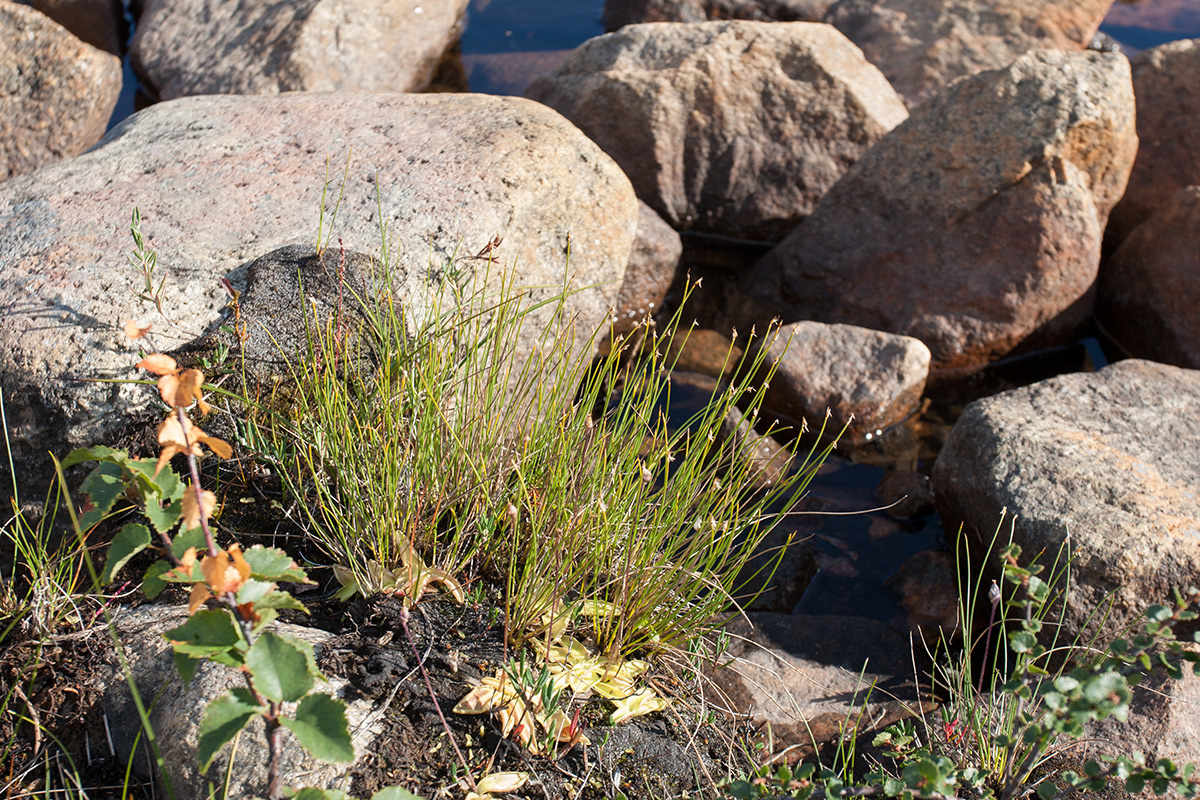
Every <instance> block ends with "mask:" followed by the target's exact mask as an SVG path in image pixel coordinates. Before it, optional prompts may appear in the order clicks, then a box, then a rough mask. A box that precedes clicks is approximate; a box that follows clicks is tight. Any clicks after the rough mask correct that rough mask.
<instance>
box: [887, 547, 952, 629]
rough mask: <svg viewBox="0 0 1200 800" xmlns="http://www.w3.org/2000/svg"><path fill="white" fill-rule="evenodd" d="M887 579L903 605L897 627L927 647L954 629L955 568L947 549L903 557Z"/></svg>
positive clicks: (926, 551)
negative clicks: (901, 562)
mask: <svg viewBox="0 0 1200 800" xmlns="http://www.w3.org/2000/svg"><path fill="white" fill-rule="evenodd" d="M887 583H888V586H890V587H892V589H893V590H895V592H896V593H897V594H898V595H900V603H901V605H903V606H904V612H905V614H904V616H903V617H902V620H901V625H900V627H901V628H902V629H904V630H908V631H911V632H912V633H913V634H915V635H916V636H918V637H919V638H920V639H921V640H923V641H924V642H925V643H926V644H927V645H928V646H929V648H930V649H932V648H933V647H934V646H936V645H937V644H938V642H940V641H947V642H948V641H950V639H951V638H952V637H953V636H954V635H955V634H957V633H958V627H959V620H958V571H957V569H956V568H955V564H954V556H953V555H952V554H951V553H947V552H945V551H943V550H922V551H921V552H919V553H917V554H916V555H914V556H913V557H912V558H910V559H908V561H905V562H904V564H902V565H901V566H900V569H898V570H896V574H894V575H893V576H892V577H891V578H889V579H888V582H887Z"/></svg>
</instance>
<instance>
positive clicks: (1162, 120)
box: [1109, 39, 1200, 239]
mask: <svg viewBox="0 0 1200 800" xmlns="http://www.w3.org/2000/svg"><path fill="white" fill-rule="evenodd" d="M1132 66H1133V93H1134V95H1136V96H1137V129H1138V139H1139V140H1140V142H1141V144H1140V145H1139V146H1138V154H1137V161H1135V162H1134V164H1133V172H1132V173H1130V175H1129V186H1128V187H1126V189H1125V195H1124V196H1123V197H1122V198H1121V202H1120V203H1118V204H1117V207H1116V208H1114V209H1113V212H1112V219H1111V220H1110V221H1109V229H1110V231H1112V233H1113V234H1115V235H1116V237H1117V238H1119V239H1123V238H1124V237H1126V236H1128V235H1129V234H1130V233H1132V232H1133V230H1134V228H1136V227H1137V226H1138V225H1139V224H1141V223H1142V222H1143V221H1145V220H1146V219H1147V218H1148V217H1149V216H1150V215H1151V214H1153V213H1154V212H1155V211H1157V210H1158V209H1159V208H1161V207H1162V206H1163V205H1165V204H1167V203H1168V202H1169V201H1170V200H1171V198H1172V197H1173V196H1174V195H1175V193H1176V192H1178V191H1179V190H1180V189H1183V188H1184V187H1186V186H1193V185H1200V130H1198V129H1197V124H1196V123H1197V121H1198V120H1200V39H1188V40H1183V41H1178V42H1170V43H1169V44H1164V45H1162V46H1160V47H1154V48H1151V49H1149V50H1145V51H1143V52H1141V53H1139V54H1138V55H1137V56H1136V57H1135V58H1134V59H1133V62H1132Z"/></svg>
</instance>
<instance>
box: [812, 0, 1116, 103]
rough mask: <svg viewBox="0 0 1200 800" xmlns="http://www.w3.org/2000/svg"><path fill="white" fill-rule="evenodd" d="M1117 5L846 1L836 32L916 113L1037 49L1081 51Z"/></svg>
mask: <svg viewBox="0 0 1200 800" xmlns="http://www.w3.org/2000/svg"><path fill="white" fill-rule="evenodd" d="M1111 5H1112V0H1015V1H1014V0H841V1H840V2H838V3H836V4H835V5H834V6H833V7H832V8H830V9H829V13H828V14H827V15H826V16H825V21H826V22H829V23H832V24H833V25H836V26H837V28H838V30H840V31H841V32H842V33H844V34H846V36H847V37H849V38H850V40H851V41H852V42H854V43H855V44H857V45H858V46H859V47H861V48H862V50H863V54H864V55H866V57H867V60H868V61H870V62H871V63H872V64H874V65H875V66H877V67H879V68H880V69H881V70H883V74H884V75H886V76H887V79H888V80H889V81H891V83H892V86H894V87H896V91H897V92H899V93H900V95H901V96H902V97H903V98H904V99H905V102H907V103H908V105H909V107H910V108H912V107H915V106H918V105H920V104H921V103H923V102H925V101H926V100H928V99H929V98H930V97H932V96H933V95H935V94H937V93H938V92H939V91H941V89H942V87H944V86H946V85H947V84H949V83H950V82H951V81H952V80H954V79H955V78H958V77H962V76H964V75H974V74H975V73H977V72H982V71H984V70H990V69H1001V68H1003V67H1006V66H1008V65H1009V64H1011V63H1012V62H1013V61H1014V60H1015V59H1016V58H1017V57H1019V56H1021V55H1023V54H1024V53H1026V52H1028V51H1031V50H1038V49H1061V50H1083V49H1085V48H1086V47H1087V46H1088V44H1089V43H1090V42H1091V39H1092V36H1093V35H1094V34H1095V33H1096V31H1097V30H1098V29H1099V28H1100V23H1101V21H1103V19H1104V15H1105V13H1106V12H1107V11H1108V9H1109V6H1111Z"/></svg>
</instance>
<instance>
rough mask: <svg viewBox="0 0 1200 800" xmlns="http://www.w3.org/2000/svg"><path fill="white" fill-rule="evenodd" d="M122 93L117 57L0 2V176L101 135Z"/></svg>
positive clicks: (69, 152)
mask: <svg viewBox="0 0 1200 800" xmlns="http://www.w3.org/2000/svg"><path fill="white" fill-rule="evenodd" d="M120 93H121V60H120V59H119V58H117V57H116V56H114V55H112V54H111V53H106V52H104V51H103V50H99V49H97V48H95V47H92V46H91V45H90V44H85V43H84V42H82V41H80V40H79V39H77V38H76V37H75V36H74V35H72V34H71V32H70V31H68V30H67V29H66V28H64V27H62V26H61V25H59V24H58V23H57V22H54V21H53V20H51V19H50V18H49V17H47V16H46V15H45V14H43V13H41V12H40V11H36V10H34V9H32V8H30V7H29V6H25V5H18V4H16V3H11V2H8V0H0V181H4V180H7V179H9V178H12V177H13V176H16V175H24V174H26V173H29V172H33V171H34V170H36V169H37V168H38V167H41V166H43V165H45V164H50V163H53V162H55V161H58V160H59V159H62V158H69V157H71V156H75V155H79V154H80V153H82V152H83V151H84V150H87V149H88V148H89V147H91V146H92V145H94V144H95V143H96V142H98V141H100V137H101V136H103V135H104V128H105V126H106V125H107V124H108V118H109V117H110V116H112V110H113V108H114V107H115V106H116V104H117V96H118V95H119V94H120Z"/></svg>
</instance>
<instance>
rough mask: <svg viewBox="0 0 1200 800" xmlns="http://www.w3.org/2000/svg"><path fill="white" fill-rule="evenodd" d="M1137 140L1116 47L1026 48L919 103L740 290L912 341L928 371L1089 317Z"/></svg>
mask: <svg viewBox="0 0 1200 800" xmlns="http://www.w3.org/2000/svg"><path fill="white" fill-rule="evenodd" d="M1136 149H1137V137H1136V135H1135V133H1134V111H1133V92H1132V89H1131V85H1130V81H1129V64H1128V62H1127V61H1126V60H1125V59H1124V57H1123V56H1120V55H1116V54H1110V53H1097V52H1092V51H1085V52H1080V53H1064V52H1055V51H1041V52H1036V53H1030V54H1028V55H1026V56H1022V57H1021V58H1020V59H1018V60H1017V61H1016V62H1014V63H1013V64H1012V65H1011V66H1009V67H1007V68H1006V69H1003V70H997V71H994V72H986V73H982V74H980V75H975V76H973V77H971V78H967V79H964V80H962V81H959V82H957V83H955V84H954V85H953V86H951V87H949V88H948V89H946V91H944V92H943V93H941V94H940V95H938V96H937V97H935V98H934V99H933V100H931V101H930V102H928V103H926V104H925V105H924V106H922V107H921V108H920V109H918V111H917V112H915V113H914V114H913V116H912V117H910V118H909V120H908V121H907V122H905V123H903V124H901V125H900V126H899V127H898V128H896V130H894V131H892V133H891V134H889V135H888V136H886V137H885V138H884V139H883V140H881V141H880V142H879V143H878V144H877V145H876V146H875V147H874V148H872V149H871V150H870V151H869V152H868V153H867V154H866V155H865V156H864V157H863V159H862V160H861V161H859V162H858V163H857V164H855V165H854V166H853V167H851V168H850V170H849V172H847V173H846V176H845V177H844V178H842V179H841V180H840V181H839V182H838V183H837V185H836V186H834V187H833V189H832V190H830V192H829V193H828V194H827V195H825V197H824V198H822V200H821V202H820V204H818V206H817V209H816V211H815V212H814V213H813V215H812V216H811V217H809V218H808V219H806V220H805V221H804V223H803V224H802V225H800V226H799V227H798V228H797V229H796V230H795V231H794V232H793V233H792V234H790V235H789V236H788V237H787V238H786V239H784V240H783V241H782V242H781V243H780V244H779V245H778V246H777V247H776V248H775V249H774V250H773V251H771V252H770V253H768V254H767V255H766V256H765V257H764V258H763V259H762V260H760V261H759V262H758V264H757V265H756V266H755V268H754V270H753V272H752V274H751V275H750V276H748V277H747V278H746V279H745V280H744V284H743V285H744V286H745V288H746V290H747V291H748V292H752V293H753V294H755V295H756V296H757V297H759V298H760V299H762V300H763V301H764V302H772V301H773V302H775V303H776V304H777V305H779V306H781V307H782V308H781V311H780V313H781V315H782V316H783V319H784V320H785V321H789V320H796V319H815V320H820V321H822V322H844V323H849V324H853V325H862V326H864V327H869V328H874V329H877V330H886V331H893V332H895V333H902V334H905V335H908V336H914V337H916V338H918V339H920V340H921V341H923V342H924V343H925V344H926V345H928V346H929V349H930V351H932V354H933V368H934V369H935V370H948V369H976V368H978V367H980V366H982V365H984V364H986V363H987V362H988V361H989V360H991V359H995V358H999V357H1001V356H1004V355H1007V354H1009V353H1010V352H1012V350H1013V349H1014V348H1016V347H1017V346H1018V345H1020V344H1021V343H1022V342H1023V341H1024V340H1025V339H1026V338H1027V337H1030V336H1031V334H1033V333H1035V332H1037V333H1038V334H1039V337H1040V338H1041V339H1043V340H1046V341H1047V343H1049V342H1051V341H1053V331H1051V330H1046V328H1051V327H1052V324H1053V326H1060V327H1069V324H1068V323H1070V322H1074V321H1075V319H1076V318H1077V317H1078V318H1085V317H1086V316H1087V313H1088V311H1089V309H1090V306H1089V300H1090V296H1089V295H1088V292H1089V289H1090V287H1091V286H1092V283H1093V282H1094V280H1095V277H1096V271H1097V265H1098V262H1099V258H1100V242H1101V237H1102V233H1103V230H1104V223H1105V220H1106V219H1107V217H1108V212H1109V210H1110V209H1111V208H1112V206H1113V204H1114V203H1115V202H1116V201H1117V199H1118V198H1119V197H1120V195H1121V191H1122V189H1123V188H1124V186H1125V180H1126V178H1127V176H1128V174H1129V168H1130V165H1131V164H1132V163H1133V157H1134V153H1135V151H1136ZM1064 312H1069V313H1064ZM1043 326H1045V328H1043ZM1039 329H1043V330H1039Z"/></svg>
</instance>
